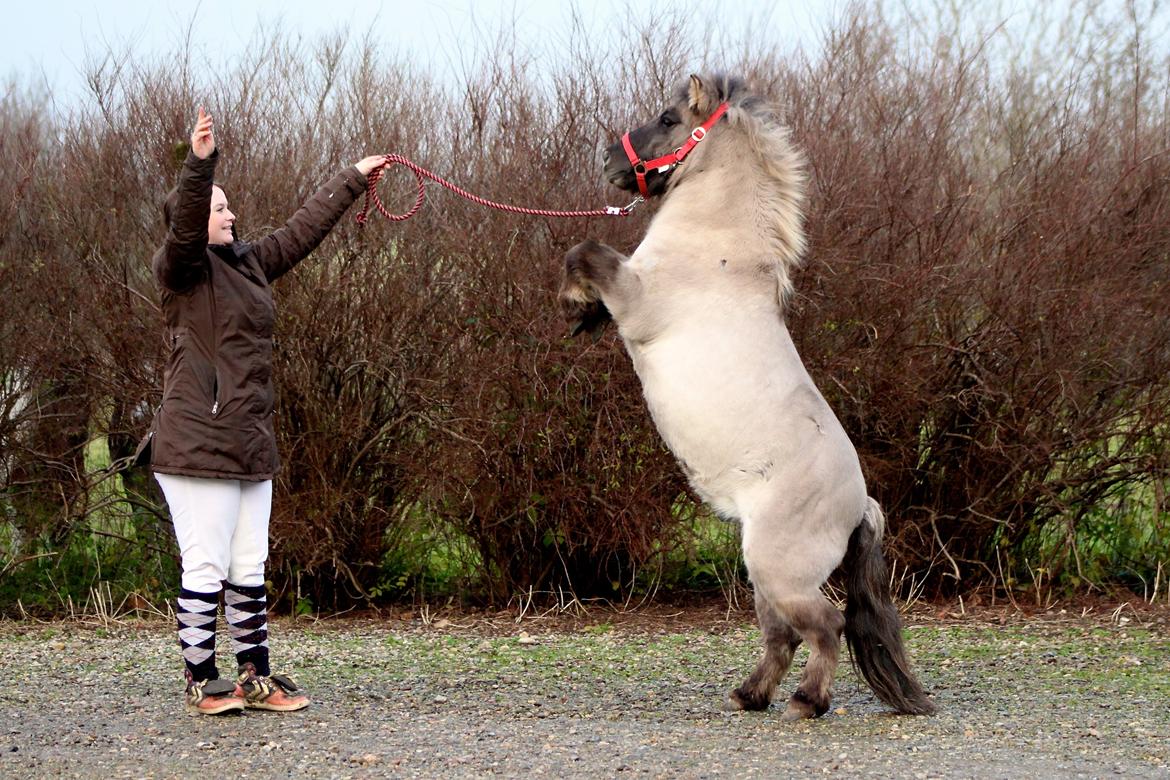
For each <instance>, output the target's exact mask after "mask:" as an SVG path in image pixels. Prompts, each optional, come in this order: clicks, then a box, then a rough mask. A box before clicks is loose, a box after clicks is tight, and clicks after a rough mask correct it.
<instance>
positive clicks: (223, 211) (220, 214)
mask: <svg viewBox="0 0 1170 780" xmlns="http://www.w3.org/2000/svg"><path fill="white" fill-rule="evenodd" d="M235 221H236V215H235V214H233V213H231V212H230V211H228V202H227V195H225V194H224V193H223V190H221V189H220V188H219V187H214V186H213V187H212V188H211V217H210V218H209V219H208V220H207V243H209V244H231V243H232V241H233V240H234V239H233V238H232V224H233V223H234V222H235Z"/></svg>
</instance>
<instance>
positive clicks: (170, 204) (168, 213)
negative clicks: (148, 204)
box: [162, 187, 179, 230]
mask: <svg viewBox="0 0 1170 780" xmlns="http://www.w3.org/2000/svg"><path fill="white" fill-rule="evenodd" d="M178 208H179V188H178V187H172V188H171V191H170V192H168V193H167V196H166V197H165V198H163V203H162V218H163V227H164V228H166V229H167V230H170V229H171V217H173V216H174V215H175V210H176V209H178Z"/></svg>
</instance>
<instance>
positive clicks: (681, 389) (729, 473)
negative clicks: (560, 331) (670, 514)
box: [630, 332, 860, 517]
mask: <svg viewBox="0 0 1170 780" xmlns="http://www.w3.org/2000/svg"><path fill="white" fill-rule="evenodd" d="M688 335H689V337H688V338H682V339H677V340H674V341H663V340H659V341H656V342H655V343H653V344H652V345H650V346H646V347H637V346H630V354H631V356H632V358H633V362H634V368H635V370H636V371H637V373H638V377H639V379H640V380H641V382H642V390H643V393H644V395H645V397H646V403H647V406H648V407H649V410H650V414H651V417H652V418H653V419H654V424H655V426H656V427H657V428H658V432H659V433H660V434H661V436H662V438H663V441H664V442H665V443H666V445H667V447H669V448H670V451H671V452H672V453H674V455H675V457H677V458H678V460H679V462H680V465H681V466H682V468H683V470H684V472H685V473H686V475H687V477H688V479H689V480H690V482H691V484H692V485H693V486H694V488H695V490H696V491H697V492H698V493H699V495H700V496H701V497H702V498H703V500H704V501H706V502H707V503H709V504H710V505H711V506H712V507H714V508H715V509H716V511H718V512H719V513H720V514H722V515H724V516H729V517H743V516H744V515H745V514H748V513H750V511H751V508H752V507H753V506H754V505H757V504H759V503H760V502H762V501H766V500H769V497H771V496H774V494H775V493H776V491H778V490H786V489H789V485H788V483H789V482H790V480H796V481H800V480H807V479H808V474H807V473H805V475H804V476H803V477H799V476H797V475H795V474H794V473H790V472H791V467H792V464H795V463H808V462H810V461H813V460H823V461H824V462H826V463H828V462H832V463H834V464H836V465H835V466H834V467H833V468H832V469H830V470H831V471H833V472H834V473H836V474H837V475H839V476H843V475H846V474H848V475H849V476H850V478H853V477H856V478H858V479H860V470H859V466H858V464H857V463H856V454H855V453H854V450H853V445H852V443H851V442H850V441H849V439H848V436H847V435H846V434H845V431H844V429H843V428H841V425H840V423H839V422H838V420H837V418H836V417H835V416H834V415H833V413H832V411H831V410H830V409H829V407H828V405H827V404H826V403H825V401H824V399H823V398H822V397H821V395H820V393H819V392H818V391H817V390H816V388H815V386H814V385H813V383H812V380H811V379H810V378H809V377H808V374H807V372H805V370H804V367H803V365H801V364H800V362H799V358H798V357H797V356H796V353H795V350H794V349H792V348H791V342H790V341H788V342H784V341H783V340H778V343H776V344H770V343H768V342H769V339H768V338H767V337H765V338H763V339H761V341H762V342H763V343H760V342H750V347H749V346H748V344H749V342H746V341H741V342H739V343H740V344H742V345H743V346H742V347H741V348H739V349H737V348H735V347H734V346H728V341H727V340H726V339H720V338H704V337H696V336H695V334H694V333H693V332H692V333H691V334H688ZM854 471H856V472H857V474H853V473H852V472H854ZM806 487H812V486H806Z"/></svg>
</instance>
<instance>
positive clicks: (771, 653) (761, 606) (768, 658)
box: [727, 590, 800, 710]
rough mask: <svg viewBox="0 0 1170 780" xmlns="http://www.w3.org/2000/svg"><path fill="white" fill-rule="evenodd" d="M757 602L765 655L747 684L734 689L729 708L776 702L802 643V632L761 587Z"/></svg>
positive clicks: (764, 706)
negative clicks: (794, 627)
mask: <svg viewBox="0 0 1170 780" xmlns="http://www.w3.org/2000/svg"><path fill="white" fill-rule="evenodd" d="M755 601H756V618H757V619H758V620H759V621H760V631H761V632H762V633H763V635H764V657H763V658H761V659H760V664H759V666H757V667H756V670H755V671H754V672H752V673H751V675H750V676H749V677H748V678H747V679H746V680H744V681H743V685H741V686H739V687H738V688H736V689H735V690H734V691H732V692H731V695H730V696H729V697H728V699H727V706H728V709H737V710H766V709H767V708H768V705H769V704H771V703H772V694H773V693H775V691H776V686H777V684H779V682H780V681H781V680H783V679H784V675H786V674H788V667H790V666H791V665H792V655H793V653H795V652H796V648H797V647H798V646H799V645H800V634H798V633H796V631H794V630H793V628H792V626H790V625H788V623H787V622H785V620H784V619H783V618H781V617H780V614H779V613H778V612H776V610H775V609H773V608H772V607H771V605H769V604H768V602H767V600H766V599H764V598H763V596H762V595H761V594H760V592H759V591H758V590H757V591H756V594H755Z"/></svg>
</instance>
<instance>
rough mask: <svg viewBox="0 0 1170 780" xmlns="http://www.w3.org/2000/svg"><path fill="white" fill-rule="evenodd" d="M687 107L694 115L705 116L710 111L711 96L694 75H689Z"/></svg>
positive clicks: (700, 80) (699, 79)
mask: <svg viewBox="0 0 1170 780" xmlns="http://www.w3.org/2000/svg"><path fill="white" fill-rule="evenodd" d="M687 105H688V107H689V108H690V109H691V111H694V112H695V113H696V114H707V113H710V112H711V110H712V106H711V96H710V95H708V94H707V88H706V86H704V85H703V80H702V79H701V78H699V77H698V76H696V75H695V74H694V73H692V74H691V83H690V89H689V99H688V103H687Z"/></svg>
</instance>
